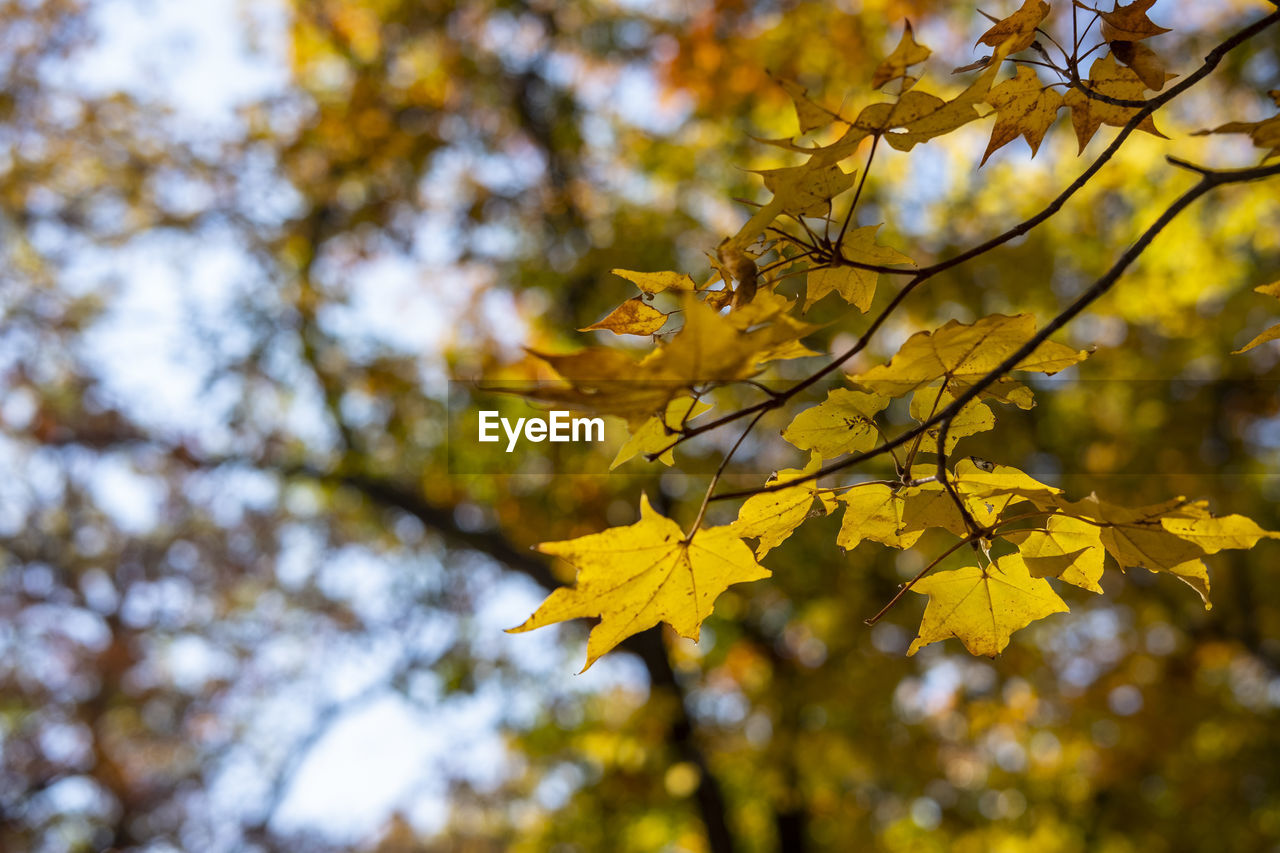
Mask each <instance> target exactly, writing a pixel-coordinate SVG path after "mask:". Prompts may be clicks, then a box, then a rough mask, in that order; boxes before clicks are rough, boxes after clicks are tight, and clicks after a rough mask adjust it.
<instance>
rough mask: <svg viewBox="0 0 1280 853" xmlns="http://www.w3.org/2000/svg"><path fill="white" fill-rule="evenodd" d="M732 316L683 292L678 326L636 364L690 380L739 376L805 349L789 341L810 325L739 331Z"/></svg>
mask: <svg viewBox="0 0 1280 853" xmlns="http://www.w3.org/2000/svg"><path fill="white" fill-rule="evenodd" d="M732 317H733V315H732V314H730V315H729V316H725V315H723V314H720V313H719V312H717V311H716V310H715V309H713V308H710V307H708V306H707V305H705V304H704V303H702V302H700V301H698V300H697V299H696V298H695V297H693V295H692V294H690V295H687V296H686V297H685V301H684V318H685V319H684V326H682V327H681V329H680V331H679V332H677V333H676V334H675V335H674V336H673V337H672V338H671V340H670V341H668V342H667V343H665V344H663V345H662V346H660V347H659V348H658V349H656V350H654V351H653V352H652V353H650V354H649V355H648V356H646V357H645V358H644V359H643V360H642V361H641V362H640V367H641V368H642V369H643V370H645V371H647V372H648V373H650V374H651V375H654V376H656V377H661V378H665V379H668V380H671V381H675V382H678V383H681V384H684V385H694V384H700V383H703V382H724V381H732V380H735V379H744V378H746V377H748V376H750V375H751V374H753V373H755V372H756V371H757V365H758V364H759V363H761V362H763V361H768V360H771V359H774V358H783V357H786V358H795V357H799V356H802V355H809V354H811V353H810V352H809V351H808V350H807V349H805V348H804V347H800V348H799V350H796V349H795V347H794V346H793V345H794V344H795V343H796V339H797V338H798V337H799V336H800V335H802V334H805V333H806V332H807V331H808V330H809V329H810V328H812V327H810V326H809V325H808V324H803V323H786V322H780V323H769V324H766V325H763V326H761V327H760V328H756V329H752V330H751V331H743V330H742V329H741V328H739V325H738V323H737V322H735V321H734V320H733V319H732ZM788 319H789V318H788ZM780 353H781V354H780Z"/></svg>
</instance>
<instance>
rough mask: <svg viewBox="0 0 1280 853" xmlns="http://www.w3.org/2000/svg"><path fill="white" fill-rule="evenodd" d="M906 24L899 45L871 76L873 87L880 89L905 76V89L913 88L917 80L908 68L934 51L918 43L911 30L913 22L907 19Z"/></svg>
mask: <svg viewBox="0 0 1280 853" xmlns="http://www.w3.org/2000/svg"><path fill="white" fill-rule="evenodd" d="M905 23H906V26H905V27H904V28H903V30H902V38H901V39H899V40H898V46H897V47H895V48H894V49H893V53H891V54H889V55H888V56H887V57H885V59H884V61H883V62H881V63H880V64H879V65H877V66H876V70H875V73H874V74H873V75H872V77H871V88H873V89H879V88H880V87H881V86H883V85H884V84H885V83H888V82H889V81H890V80H897V79H898V78H903V80H904V81H905V83H904V87H903V91H906V90H907V89H909V88H911V84H912V83H914V82H915V81H914V80H913V79H912V78H911V77H908V76H907V69H908V68H910V67H911V66H912V65H918V64H920V63H921V62H924V61H925V60H926V59H928V58H929V55H930V54H931V53H933V51H931V50H929V48H927V47H925V46H924V45H922V44H916V39H915V34H914V33H913V32H912V30H911V22H910V21H906V22H905Z"/></svg>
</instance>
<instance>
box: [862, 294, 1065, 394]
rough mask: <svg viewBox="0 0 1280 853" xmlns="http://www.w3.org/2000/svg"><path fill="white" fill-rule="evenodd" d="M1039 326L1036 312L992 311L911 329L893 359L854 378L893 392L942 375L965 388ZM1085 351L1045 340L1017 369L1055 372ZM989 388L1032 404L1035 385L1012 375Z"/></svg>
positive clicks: (956, 387) (878, 390)
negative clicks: (929, 328)
mask: <svg viewBox="0 0 1280 853" xmlns="http://www.w3.org/2000/svg"><path fill="white" fill-rule="evenodd" d="M1035 329H1036V323H1035V318H1034V317H1032V316H1031V315H1030V314H1017V315H1015V316H1012V317H1010V316H1006V315H1003V314H992V315H990V316H987V317H983V318H982V319H981V320H978V321H977V322H976V323H972V324H968V323H959V322H956V321H955V320H951V321H949V322H948V323H947V324H946V325H944V326H942V327H941V328H939V329H935V330H934V331H932V332H917V333H916V334H914V335H912V336H911V337H910V338H908V339H907V342H906V343H905V344H903V345H902V348H901V349H900V350H898V353H897V354H896V355H895V356H894V357H893V358H892V359H891V360H890V361H889V363H888V364H883V365H879V366H877V367H873V368H871V369H870V370H867V371H864V372H863V373H859V374H856V375H852V376H850V377H849V378H850V379H851V380H852V381H854V382H855V383H857V384H858V385H861V386H862V387H864V388H867V389H868V390H870V391H874V392H876V393H879V394H885V395H887V396H890V397H899V396H902V395H903V394H906V393H908V392H909V391H914V390H915V389H917V388H920V387H923V386H926V385H930V384H932V383H935V382H938V381H939V380H946V384H947V387H948V389H949V390H951V391H952V392H954V393H956V394H960V393H963V392H964V391H965V390H966V389H967V388H968V387H969V386H970V385H972V384H973V383H974V382H976V381H977V380H979V379H981V378H982V377H984V376H986V375H987V374H988V373H990V372H991V371H992V370H994V369H995V368H996V367H998V366H999V365H1000V364H1001V362H1003V361H1004V360H1005V359H1006V358H1008V357H1009V356H1011V355H1013V353H1015V352H1017V350H1018V349H1019V348H1020V347H1022V345H1023V344H1025V343H1026V342H1027V341H1028V340H1030V339H1031V337H1032V336H1033V335H1034V334H1035ZM1086 356H1087V353H1085V352H1084V351H1077V350H1074V349H1071V348H1070V347H1067V346H1063V345H1062V344H1058V343H1054V342H1052V341H1045V342H1043V343H1042V344H1040V346H1038V347H1037V348H1036V349H1035V350H1034V351H1033V352H1032V353H1031V354H1030V355H1028V356H1027V357H1026V358H1024V359H1023V360H1022V361H1020V362H1019V363H1018V364H1017V365H1016V366H1015V367H1014V368H1013V369H1014V370H1026V371H1033V372H1036V373H1045V374H1054V373H1057V372H1058V371H1060V370H1062V369H1064V368H1066V367H1070V366H1071V365H1073V364H1075V363H1077V362H1079V361H1082V360H1084V358H1085V357H1086ZM984 394H985V395H986V396H989V397H993V398H995V399H997V400H1002V401H1006V402H1013V403H1016V404H1017V405H1018V406H1020V407H1021V408H1024V409H1029V408H1031V406H1032V405H1033V401H1032V399H1031V394H1030V391H1029V390H1028V389H1026V388H1025V387H1023V386H1021V385H1019V384H1018V383H1016V382H1013V381H1012V380H1006V381H1004V382H1002V383H997V384H993V385H991V386H989V387H988V388H987V389H986V391H984Z"/></svg>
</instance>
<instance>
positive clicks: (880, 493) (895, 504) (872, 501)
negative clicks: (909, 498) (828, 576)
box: [836, 483, 923, 550]
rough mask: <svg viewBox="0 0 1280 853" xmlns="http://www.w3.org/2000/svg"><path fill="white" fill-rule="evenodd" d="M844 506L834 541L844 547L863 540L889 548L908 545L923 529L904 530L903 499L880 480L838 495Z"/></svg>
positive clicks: (908, 546)
mask: <svg viewBox="0 0 1280 853" xmlns="http://www.w3.org/2000/svg"><path fill="white" fill-rule="evenodd" d="M839 500H840V502H841V503H843V504H844V505H845V510H844V518H843V519H841V522H840V533H839V534H838V535H837V536H836V544H837V545H839V546H840V547H841V548H844V549H845V550H849V549H851V548H856V547H857V546H858V544H859V543H861V542H862V541H863V540H864V539H870V540H872V541H873V542H879V543H880V544H882V545H888V546H889V547H890V548H902V549H906V548H910V547H911V546H912V545H914V544H916V541H917V540H919V538H920V537H921V535H922V534H923V530H904V529H903V525H904V520H903V514H904V512H905V510H906V501H905V500H904V499H903V498H902V496H901V495H900V494H899V493H898V492H895V491H893V489H891V488H890V487H889V486H887V485H885V484H884V483H867V484H858V485H855V486H853V488H851V489H849V491H847V492H845V493H844V494H843V495H841V496H840V498H839Z"/></svg>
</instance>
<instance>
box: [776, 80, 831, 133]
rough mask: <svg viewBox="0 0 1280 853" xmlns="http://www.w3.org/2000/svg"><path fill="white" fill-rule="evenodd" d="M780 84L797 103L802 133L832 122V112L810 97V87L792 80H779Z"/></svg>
mask: <svg viewBox="0 0 1280 853" xmlns="http://www.w3.org/2000/svg"><path fill="white" fill-rule="evenodd" d="M778 85H779V86H781V87H782V88H783V90H784V91H785V92H786V93H787V94H788V95H790V96H791V101H792V103H794V104H795V107H796V120H797V121H799V122H800V132H801V133H808V132H809V131H811V130H816V129H818V128H820V127H825V126H827V125H828V124H831V121H832V118H833V116H832V115H831V112H830V111H829V110H826V109H824V108H822V107H820V106H818V104H816V103H815V102H814V101H813V100H812V99H811V98H810V97H809V95H808V91H809V90H808V89H805V88H804V87H803V86H801V85H800V84H799V83H796V82H794V81H791V80H779V81H778Z"/></svg>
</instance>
